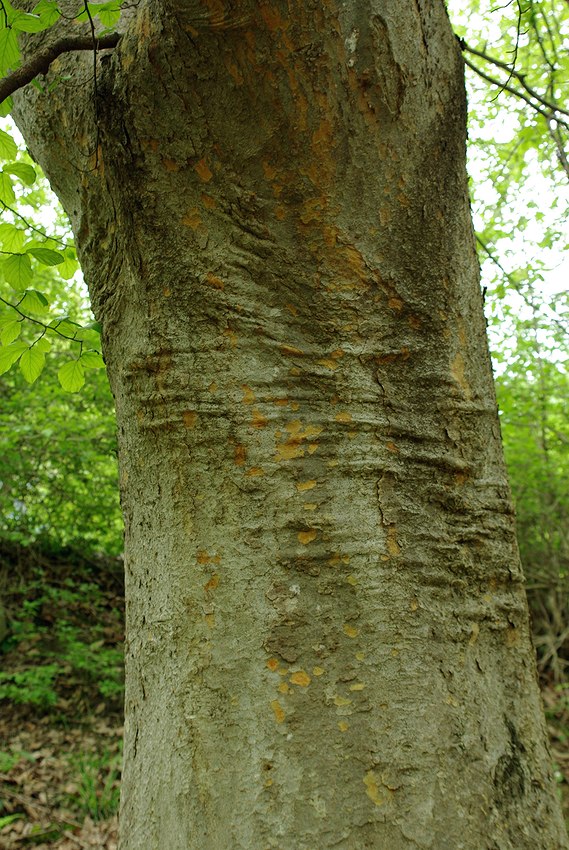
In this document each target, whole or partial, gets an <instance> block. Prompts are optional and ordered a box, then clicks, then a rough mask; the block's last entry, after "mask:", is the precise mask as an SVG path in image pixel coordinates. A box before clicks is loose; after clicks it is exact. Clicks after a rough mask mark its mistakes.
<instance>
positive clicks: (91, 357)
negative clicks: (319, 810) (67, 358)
mask: <svg viewBox="0 0 569 850" xmlns="http://www.w3.org/2000/svg"><path fill="white" fill-rule="evenodd" d="M80 363H81V364H82V365H83V366H84V367H85V368H86V369H104V368H105V361H104V360H103V358H102V356H101V355H100V354H99V352H98V351H84V352H83V354H82V355H81V357H80Z"/></svg>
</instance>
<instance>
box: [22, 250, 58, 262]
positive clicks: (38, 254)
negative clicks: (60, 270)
mask: <svg viewBox="0 0 569 850" xmlns="http://www.w3.org/2000/svg"><path fill="white" fill-rule="evenodd" d="M26 251H27V253H28V254H31V255H32V257H35V258H36V260H38V261H39V262H40V263H43V265H44V266H58V265H59V264H60V263H63V261H64V257H63V254H60V253H59V252H58V251H52V250H51V248H26Z"/></svg>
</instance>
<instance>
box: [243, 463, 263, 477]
mask: <svg viewBox="0 0 569 850" xmlns="http://www.w3.org/2000/svg"><path fill="white" fill-rule="evenodd" d="M264 474H265V470H264V469H263V467H262V466H252V467H251V469H248V470H247V472H246V473H245V475H247V476H248V478H255V477H256V476H258V475H264Z"/></svg>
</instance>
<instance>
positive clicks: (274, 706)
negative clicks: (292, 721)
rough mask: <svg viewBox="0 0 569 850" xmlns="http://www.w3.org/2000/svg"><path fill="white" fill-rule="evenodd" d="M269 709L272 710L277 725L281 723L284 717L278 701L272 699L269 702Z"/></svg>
mask: <svg viewBox="0 0 569 850" xmlns="http://www.w3.org/2000/svg"><path fill="white" fill-rule="evenodd" d="M271 708H272V709H273V712H274V714H275V720H276V721H277V723H282V722H283V720H284V719H285V716H286V715H285V713H284V709H283V707H282V705H281V704H280V702H279V701H278V699H274V700H273V701H272V702H271Z"/></svg>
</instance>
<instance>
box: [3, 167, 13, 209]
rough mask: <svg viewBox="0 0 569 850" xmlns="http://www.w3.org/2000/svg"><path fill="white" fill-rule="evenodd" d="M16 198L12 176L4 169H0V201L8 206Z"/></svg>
mask: <svg viewBox="0 0 569 850" xmlns="http://www.w3.org/2000/svg"><path fill="white" fill-rule="evenodd" d="M15 200H16V195H15V194H14V187H13V186H12V178H11V177H10V175H9V174H6V173H5V172H4V171H0V201H3V202H4V203H5V204H7V205H8V206H10V204H13V203H14V201H15Z"/></svg>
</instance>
